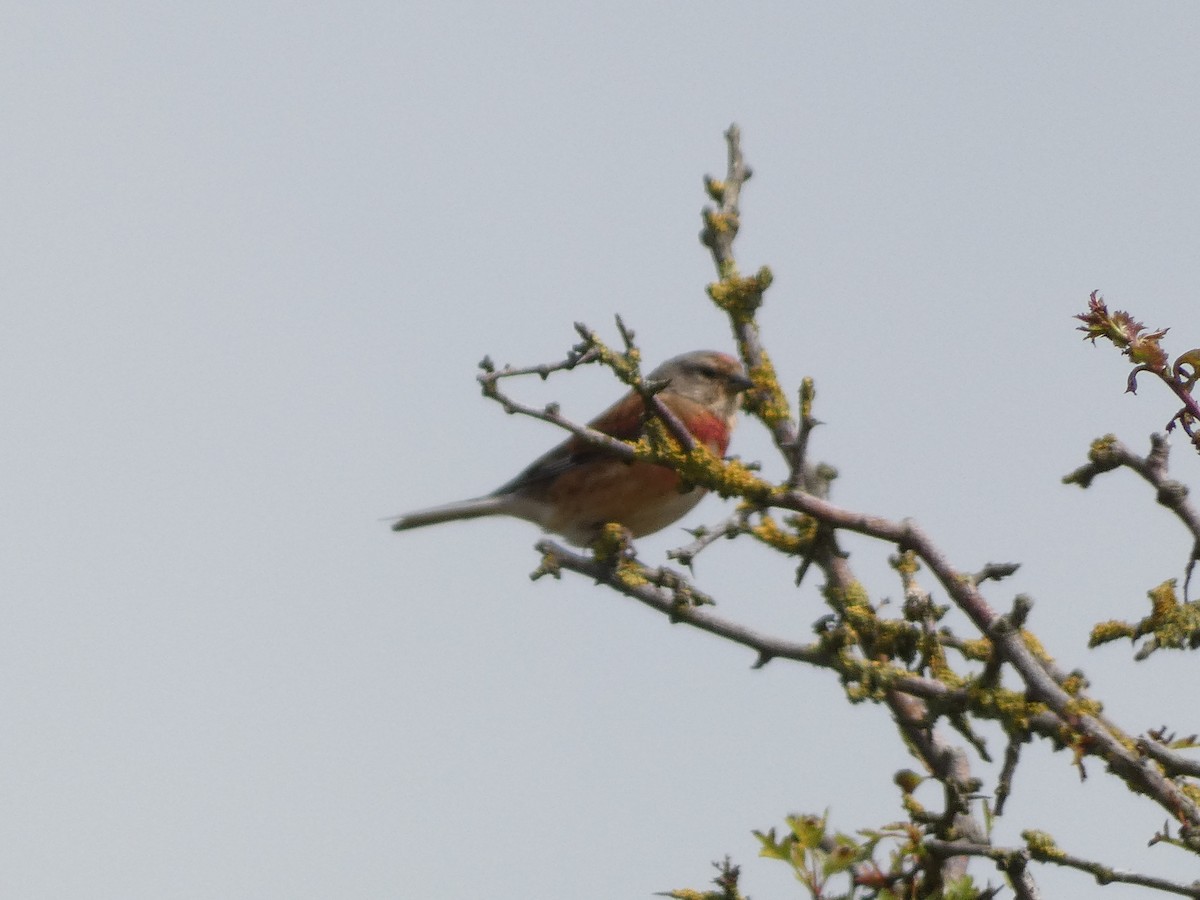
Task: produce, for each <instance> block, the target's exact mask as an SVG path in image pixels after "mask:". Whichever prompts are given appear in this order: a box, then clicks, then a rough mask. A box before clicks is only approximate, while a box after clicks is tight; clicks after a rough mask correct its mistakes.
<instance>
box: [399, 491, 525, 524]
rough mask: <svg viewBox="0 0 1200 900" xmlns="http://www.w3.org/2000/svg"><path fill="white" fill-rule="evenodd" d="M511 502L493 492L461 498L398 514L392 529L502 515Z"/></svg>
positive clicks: (507, 498)
mask: <svg viewBox="0 0 1200 900" xmlns="http://www.w3.org/2000/svg"><path fill="white" fill-rule="evenodd" d="M509 503H510V498H509V497H507V496H504V495H502V494H501V495H495V494H493V495H491V496H487V497H475V498H473V499H471V500H459V501H458V502H457V503H447V504H446V505H445V506H433V507H430V508H429V509H419V510H417V511H416V512H410V513H406V514H405V515H403V516H397V517H396V518H395V519H394V520H392V531H406V530H408V529H409V528H422V527H424V526H426V525H436V524H437V523H438V522H454V521H457V520H459V519H477V518H479V517H480V516H494V515H500V514H503V513H507V512H508V507H509Z"/></svg>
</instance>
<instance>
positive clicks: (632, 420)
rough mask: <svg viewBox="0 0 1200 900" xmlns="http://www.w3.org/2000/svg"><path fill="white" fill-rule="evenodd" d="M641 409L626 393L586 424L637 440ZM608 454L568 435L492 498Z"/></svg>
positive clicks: (638, 400) (639, 401)
mask: <svg viewBox="0 0 1200 900" xmlns="http://www.w3.org/2000/svg"><path fill="white" fill-rule="evenodd" d="M644 409H645V407H644V406H643V404H642V398H641V397H639V396H638V395H637V394H635V393H629V394H627V395H626V396H625V397H624V398H622V399H621V400H618V401H617V402H616V403H614V404H613V405H612V406H610V407H609V408H608V409H606V410H605V411H604V412H602V413H601V414H600V415H599V416H597V417H596V418H595V419H593V420H592V421H591V422H589V423H588V425H589V427H591V428H594V429H596V430H597V431H601V432H603V433H604V434H607V435H609V436H610V437H615V438H617V439H618V440H622V441H633V440H637V438H638V437H640V436H641V433H642V424H643V418H644V416H643V411H644ZM608 455H609V454H608V453H606V452H605V451H604V450H603V449H601V448H599V447H593V446H590V445H589V444H588V443H587V442H586V441H584V440H583V439H582V438H580V437H577V436H575V435H572V436H571V437H569V438H567V440H565V441H563V442H562V443H561V444H559V445H558V446H557V447H555V448H554V449H553V450H550V451H548V452H547V453H545V454H544V455H542V456H539V457H538V458H537V459H535V460H534V461H533V462H532V463H530V464H529V465H528V466H527V467H526V468H525V470H524V471H522V472H521V474H519V475H518V476H517V477H516V478H514V479H512V480H511V481H509V482H508V483H507V484H504V485H502V486H501V487H498V488H497V489H496V490H494V491H493V492H492V496H496V495H497V494H512V493H515V492H517V491H520V490H524V489H526V488H529V487H532V486H534V485H542V484H545V483H546V482H548V481H551V480H552V479H554V478H557V477H558V476H559V475H561V474H562V473H563V472H565V471H567V470H568V469H570V468H571V467H573V466H578V465H581V464H583V463H586V462H590V461H592V460H594V459H602V458H604V457H606V456H608Z"/></svg>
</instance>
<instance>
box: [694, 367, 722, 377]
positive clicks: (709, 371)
mask: <svg viewBox="0 0 1200 900" xmlns="http://www.w3.org/2000/svg"><path fill="white" fill-rule="evenodd" d="M696 371H697V372H699V373H700V374H701V375H703V376H704V377H705V378H719V377H720V373H718V372H717V370H716V369H714V368H713V367H712V366H696Z"/></svg>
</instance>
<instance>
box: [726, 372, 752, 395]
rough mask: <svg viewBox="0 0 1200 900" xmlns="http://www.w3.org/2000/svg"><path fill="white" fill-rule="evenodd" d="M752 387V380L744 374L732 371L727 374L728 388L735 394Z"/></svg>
mask: <svg viewBox="0 0 1200 900" xmlns="http://www.w3.org/2000/svg"><path fill="white" fill-rule="evenodd" d="M752 387H754V380H753V379H751V378H748V377H747V376H745V375H740V374H737V373H734V374H733V375H730V376H729V389H730V390H731V391H733V392H734V393H735V394H740V393H741V392H742V391H748V390H750V388H752Z"/></svg>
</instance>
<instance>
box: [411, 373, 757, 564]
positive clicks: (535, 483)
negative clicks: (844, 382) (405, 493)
mask: <svg viewBox="0 0 1200 900" xmlns="http://www.w3.org/2000/svg"><path fill="white" fill-rule="evenodd" d="M647 380H649V381H652V382H666V384H667V386H666V387H665V388H663V389H662V391H660V392H659V393H658V394H657V395H656V396H657V397H658V399H659V400H661V401H662V404H663V405H664V406H665V407H666V408H667V409H669V410H670V411H671V413H672V414H673V415H674V416H675V418H676V419H678V420H679V422H680V423H681V424H682V425H683V426H684V427H685V428H687V430H688V432H689V433H690V434H691V435H692V437H693V438H694V439H695V440H696V442H697V443H700V444H703V445H704V446H705V447H707V448H708V449H709V450H710V451H711V452H712V453H713V454H714V455H716V456H718V457H721V456H724V455H725V450H726V449H727V448H728V446H729V436H730V433H731V432H732V430H733V425H734V421H735V420H736V414H737V407H738V395H739V394H741V393H742V392H743V391H745V390H747V389H748V388H750V387H751V386H752V385H753V382H752V381H751V380H750V379H749V378H747V377H746V372H745V370H744V369H743V368H742V365H741V363H739V362H738V361H737V360H736V359H734V358H733V357H732V356H729V355H728V354H725V353H718V352H716V351H713V350H698V351H695V352H693V353H685V354H683V355H682V356H676V357H674V358H673V359H669V360H667V361H666V362H665V363H663V364H662V365H661V366H659V367H658V368H657V369H655V370H654V371H653V372H651V373H650V375H649V376H648V379H647ZM645 423H646V410H645V404H644V402H643V401H642V398H641V397H640V396H639V395H638V394H637V393H636V392H631V393H629V394H628V395H627V396H626V397H625V398H624V399H622V400H620V401H618V402H617V403H615V404H614V405H613V406H611V407H609V408H608V409H607V410H605V411H604V412H603V413H601V414H600V415H599V416H598V417H596V418H595V419H593V420H592V421H591V422H590V423H589V425H590V427H592V428H594V429H595V430H596V431H601V432H603V433H604V434H607V435H609V436H611V437H615V438H618V439H619V440H623V441H634V440H637V439H638V438H639V437H641V436H642V434H643V433H644V430H645ZM704 493H705V492H704V490H703V488H698V487H693V488H691V489H690V490H687V491H684V490H683V489H682V483H681V481H680V478H679V475H678V474H677V473H676V472H674V471H672V470H671V469H669V468H667V467H665V466H658V465H654V464H653V463H648V462H640V461H637V462H626V461H625V460H622V459H619V458H617V457H614V456H613V455H612V454H610V453H607V452H606V451H605V450H604V449H603V448H600V447H594V446H590V445H588V443H587V442H586V441H584V440H582V439H581V438H579V437H575V436H572V437H570V438H568V439H567V440H566V441H564V442H563V443H561V444H559V445H558V446H557V447H555V448H554V449H553V450H551V451H550V452H548V453H546V454H545V455H544V456H541V457H539V458H538V459H536V460H534V461H533V463H531V464H530V465H529V467H528V468H526V469H525V471H523V472H521V474H519V475H518V476H517V477H516V478H514V479H513V480H512V481H510V482H508V483H507V484H505V485H503V486H502V487H499V488H497V489H496V490H494V491H493V492H492V493H490V494H488V495H487V496H485V497H476V498H474V499H472V500H460V501H459V502H458V503H448V504H446V505H445V506H435V507H433V508H432V509H423V510H420V511H418V512H412V513H409V514H408V515H404V516H400V517H399V518H398V519H397V520H396V521H395V524H393V525H392V528H393V529H394V530H396V531H404V530H406V529H409V528H421V527H423V526H425V525H434V524H436V523H438V522H453V521H455V520H458V519H476V518H479V517H481V516H514V517H516V518H518V519H525V520H526V521H528V522H533V523H534V524H535V525H539V526H541V528H542V529H543V530H544V531H549V532H552V533H554V534H559V535H562V536H563V537H564V538H566V539H567V540H568V541H570V542H571V543H572V544H576V545H578V546H586V545H587V544H589V543H591V542H592V541H593V540H595V538H596V537H597V536H598V535H599V533H600V529H601V528H603V526H604V525H605V524H607V523H609V522H617V523H619V524H621V525H623V526H624V527H625V528H626V529H628V531H629V532H630V534H631V535H632V536H633V537H641V536H642V535H646V534H653V533H654V532H656V531H659V530H661V529H663V528H666V527H667V526H668V525H670V524H671V523H672V522H675V521H678V520H679V519H680V518H682V517H683V516H684V515H686V514H687V513H688V512H689V511H690V510H691V509H692V508H693V507H694V506H695V505H696V504H697V503H699V502H700V500H701V498H702V497H703V496H704Z"/></svg>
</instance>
